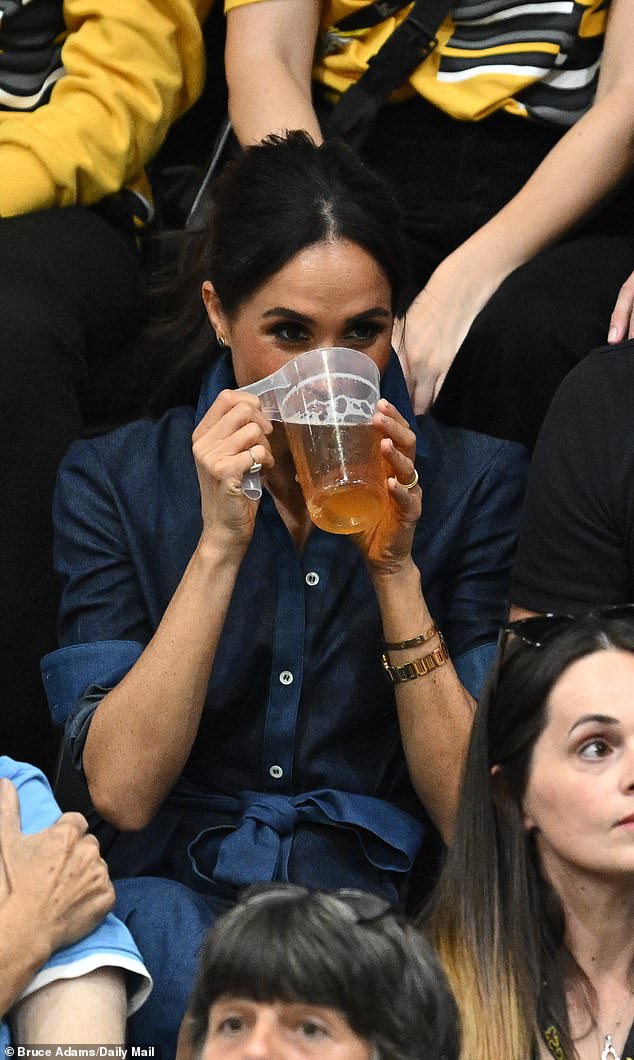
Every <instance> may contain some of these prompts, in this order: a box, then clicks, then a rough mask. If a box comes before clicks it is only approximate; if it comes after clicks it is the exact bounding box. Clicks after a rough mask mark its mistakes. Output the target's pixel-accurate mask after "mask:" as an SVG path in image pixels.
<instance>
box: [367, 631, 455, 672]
mask: <svg viewBox="0 0 634 1060" xmlns="http://www.w3.org/2000/svg"><path fill="white" fill-rule="evenodd" d="M439 637H440V645H439V647H437V648H434V650H433V651H430V652H429V654H428V655H423V657H422V659H413V660H412V662H407V663H403V665H402V666H392V665H391V663H390V658H389V655H388V654H387V652H384V653H383V655H382V662H383V669H384V670H385V672H386V674H387V676H388V678H389V679H390V681H391V682H392V684H393V685H397V684H400V683H401V682H402V681H413V680H414V679H415V678H416V677H424V676H425V675H426V674H429V673H431V671H432V670H437V669H438V667H439V666H444V664H445V663H446V662H447V660H448V658H449V652H448V651H447V645H446V644H445V641H444V638H443V635H442V633H439Z"/></svg>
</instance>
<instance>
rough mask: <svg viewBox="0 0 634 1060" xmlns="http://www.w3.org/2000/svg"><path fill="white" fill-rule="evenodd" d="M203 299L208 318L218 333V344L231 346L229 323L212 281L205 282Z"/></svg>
mask: <svg viewBox="0 0 634 1060" xmlns="http://www.w3.org/2000/svg"><path fill="white" fill-rule="evenodd" d="M202 297H203V302H204V303H205V309H206V310H207V316H208V317H209V320H210V321H211V326H212V328H213V329H214V331H215V332H216V338H217V340H218V343H219V344H220V345H221V346H230V345H231V342H230V337H229V322H228V320H227V318H226V316H225V313H224V310H223V308H222V304H221V302H220V299H219V298H218V295H217V294H216V288H215V287H214V285H213V283H212V282H211V280H205V281H204V283H203V286H202Z"/></svg>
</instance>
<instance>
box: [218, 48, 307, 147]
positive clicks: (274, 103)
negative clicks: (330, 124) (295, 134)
mask: <svg viewBox="0 0 634 1060" xmlns="http://www.w3.org/2000/svg"><path fill="white" fill-rule="evenodd" d="M229 117H230V118H231V123H232V125H233V129H234V132H235V134H236V136H237V138H238V140H239V141H240V143H241V144H242V146H243V147H246V146H248V145H249V144H254V143H258V142H259V141H260V140H263V139H264V137H265V136H268V135H269V133H280V134H282V135H283V134H284V133H285V132H286V131H287V130H292V129H304V130H305V131H306V132H308V133H310V135H311V136H312V138H313V140H314V141H315V143H321V141H322V135H321V129H320V128H319V122H318V121H317V115H316V114H315V111H314V110H313V104H312V99H311V94H310V91H309V90H307V87H306V85H302V84H300V83H298V82H297V80H295V78H294V77H293V76H292V73H291V72H290V71H289V70H287V69H283V68H282V67H281V66H280V64H279V63H277V62H275V61H274V60H271V62H270V63H260V64H258V66H257V67H256V68H253V67H250V68H248V69H247V70H243V72H242V74H241V75H240V77H239V78H238V79H237V84H236V85H235V87H234V88H232V81H231V80H230V81H229Z"/></svg>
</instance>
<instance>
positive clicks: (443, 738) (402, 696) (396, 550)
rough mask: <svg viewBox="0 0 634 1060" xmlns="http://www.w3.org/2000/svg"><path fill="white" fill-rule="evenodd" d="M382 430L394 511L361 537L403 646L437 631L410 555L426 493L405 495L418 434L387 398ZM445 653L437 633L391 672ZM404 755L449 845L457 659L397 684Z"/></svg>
mask: <svg viewBox="0 0 634 1060" xmlns="http://www.w3.org/2000/svg"><path fill="white" fill-rule="evenodd" d="M374 419H375V424H376V426H377V427H379V428H380V429H381V430H382V431H383V433H384V435H385V437H384V438H383V440H382V442H381V451H382V455H383V458H384V460H385V462H386V464H387V466H388V468H389V478H388V480H387V483H388V493H389V496H390V506H389V509H388V512H387V514H386V515H385V516H384V517H383V519H382V520H381V522H380V523H379V524H378V525H377V526H376V527H375V528H373V529H372V530H369V531H366V533H364V534H359V535H358V536H357V542H358V544H359V547H360V548H361V551H362V553H363V555H364V558H365V561H366V565H367V567H368V572H369V574H370V578H371V579H372V584H373V586H374V591H375V593H376V597H377V601H378V604H379V609H380V611H381V621H382V624H383V635H384V637H385V639H386V641H388V642H392V643H395V642H396V643H398V642H401V641H407V640H410V639H411V638H413V637H417V636H418V635H419V634H421V633H423V631H425V630H429V629H430V628H431V627H432V626H433V620H432V617H431V615H430V613H429V609H428V607H427V603H426V601H425V597H424V594H423V589H422V585H421V575H420V571H419V570H418V567H417V566H416V564H415V563H414V560H413V559H412V555H411V547H412V541H413V536H414V530H415V527H416V524H417V522H418V520H419V518H420V516H421V506H422V499H421V498H422V494H421V489H420V486H416V487H414V488H413V489H405V487H404V486H403V485H402V483H404V482H412V480H413V478H414V462H413V460H414V451H415V437H414V434H413V432H412V430H411V428H410V427H409V425H408V424H407V422H406V421H405V420H404V418H403V417H402V416H401V414H400V413H399V412H398V410H397V409H396V408H395V407H394V406H393V405H390V403H389V402H387V401H386V400H385V399H384V398H382V399H381V400H380V401H379V404H378V407H377V412H376V413H375V418H374ZM439 647H440V635H439V634H438V633H436V634H435V635H434V636H433V637H430V639H429V640H428V641H427V642H426V643H425V644H424V645H423V646H422V647H421V646H417V647H414V648H409V649H404V650H400V649H399V650H398V651H395V652H393V653H390V663H391V665H393V666H394V665H396V666H403V665H404V664H405V663H408V662H411V661H413V660H414V659H417V658H420V657H421V656H422V655H426V654H427V653H429V652H432V651H433V650H434V649H436V648H439ZM394 693H395V697H396V705H397V710H398V717H399V724H400V729H401V739H402V741H403V749H404V751H405V757H406V759H407V765H408V769H409V773H410V777H411V779H412V783H413V785H414V787H415V789H416V792H417V794H418V797H419V798H420V801H421V802H422V804H423V806H425V808H426V809H427V811H428V812H429V815H430V817H431V819H432V820H433V822H434V824H435V825H436V827H437V828H438V830H439V831H440V833H441V835H442V836H443V838H444V839H445V840H446V841H447V842H448V841H449V840H450V838H451V834H452V831H453V825H454V817H455V813H456V808H457V805H458V791H459V786H460V777H461V774H462V762H463V758H464V755H465V753H466V749H467V744H468V741H469V734H470V731H471V724H472V721H473V711H474V706H475V704H474V700H473V699H472V697H471V696H470V695H469V693H468V692H467V691H466V689H465V688H464V686H463V685H462V683H461V681H460V679H459V677H458V675H457V673H456V671H455V669H454V667H453V664H452V662H451V660H449V661H447V662H446V663H444V664H443V665H441V666H440V667H439V668H438V669H435V670H433V671H432V672H431V673H429V674H427V675H426V676H424V677H418V678H416V679H414V680H412V681H407V682H399V683H397V684H395V685H394Z"/></svg>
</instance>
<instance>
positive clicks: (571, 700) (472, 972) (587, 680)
mask: <svg viewBox="0 0 634 1060" xmlns="http://www.w3.org/2000/svg"><path fill="white" fill-rule="evenodd" d="M633 884H634V607H632V606H631V605H625V606H623V607H616V608H606V609H602V610H597V611H596V612H589V613H587V614H583V615H579V616H578V617H576V618H574V617H571V616H568V615H550V616H544V615H542V616H537V617H533V618H528V619H524V620H522V621H518V622H515V623H511V625H510V626H509V627H508V628H507V631H506V638H505V640H504V641H503V643H502V647H501V650H500V657H499V661H498V664H497V670H494V673H493V680H492V682H491V684H490V686H489V688H488V691H487V692H486V693H485V694H484V695H483V697H482V699H481V700H480V704H479V707H478V712H477V716H476V720H475V724H474V729H473V735H472V738H471V744H470V748H469V754H468V758H467V765H466V770H465V776H464V782H463V788H462V795H461V802H460V809H459V812H458V818H457V823H456V829H455V836H454V841H453V845H452V847H451V849H450V851H449V855H448V858H447V862H446V865H445V867H444V870H443V873H442V876H441V879H440V881H439V884H438V888H437V890H436V892H435V895H434V898H433V901H432V906H431V911H430V913H429V916H428V920H427V924H426V930H427V932H428V935H429V937H430V938H431V941H432V942H433V943H434V944H435V946H436V948H437V951H438V954H439V956H440V959H441V962H442V964H443V966H444V969H445V972H446V973H447V977H448V979H449V983H450V985H451V986H452V988H453V991H454V995H455V997H456V1001H457V1004H458V1009H459V1011H460V1016H461V1025H462V1035H463V1038H462V1052H461V1057H462V1060H499V1058H500V1057H504V1058H505V1060H527V1058H528V1057H532V1058H535V1060H537V1058H538V1057H539V1058H541V1060H547V1058H548V1057H551V1056H559V1057H565V1058H566V1060H598V1058H599V1057H601V1058H603V1060H618V1058H622V1060H626V1058H627V1060H629V1058H631V1057H632V1056H634V886H633Z"/></svg>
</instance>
